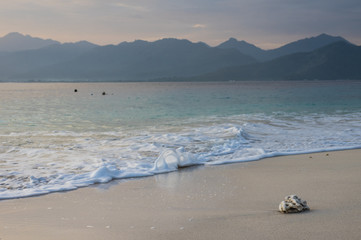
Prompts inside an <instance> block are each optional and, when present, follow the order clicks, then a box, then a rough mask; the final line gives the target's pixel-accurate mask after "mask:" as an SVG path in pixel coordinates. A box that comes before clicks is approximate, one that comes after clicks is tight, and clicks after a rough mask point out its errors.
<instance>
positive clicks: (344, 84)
mask: <svg viewBox="0 0 361 240" xmlns="http://www.w3.org/2000/svg"><path fill="white" fill-rule="evenodd" d="M0 104H1V105H0V143H1V144H0V199H9V198H19V197H28V196H34V195H40V194H46V193H50V192H58V191H64V190H72V189H76V188H79V187H85V186H89V185H92V184H95V183H106V182H109V181H111V180H113V179H124V178H135V177H145V176H151V175H154V174H166V173H167V172H171V171H177V170H178V169H179V168H182V167H187V166H193V165H217V164H226V163H235V162H243V161H254V160H261V159H264V158H268V157H272V156H279V155H290V154H300V153H311V152H320V151H329V150H342V149H353V148H361V81H280V82H278V81H269V82H264V81H252V82H251V81H246V82H201V83H188V82H187V83H180V82H164V83H161V82H154V83H150V82H149V83H146V82H145V83H0ZM269 161H272V159H269ZM360 161H361V156H360ZM194 174H196V172H195V173H194ZM215 177H216V176H215Z"/></svg>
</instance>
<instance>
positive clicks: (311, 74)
mask: <svg viewBox="0 0 361 240" xmlns="http://www.w3.org/2000/svg"><path fill="white" fill-rule="evenodd" d="M303 79H309V80H314V79H319V80H336V79H358V80H360V79H361V47H360V46H355V45H353V44H350V43H348V42H345V41H340V42H336V43H332V44H330V45H327V46H325V47H323V48H320V49H317V50H314V51H312V52H308V53H295V54H291V55H287V56H284V57H280V58H277V59H274V60H272V61H269V62H263V63H258V64H251V65H247V66H238V67H230V68H225V69H222V70H220V71H216V72H213V73H209V74H205V75H203V76H199V77H195V78H193V79H191V80H203V81H204V80H207V81H227V80H303Z"/></svg>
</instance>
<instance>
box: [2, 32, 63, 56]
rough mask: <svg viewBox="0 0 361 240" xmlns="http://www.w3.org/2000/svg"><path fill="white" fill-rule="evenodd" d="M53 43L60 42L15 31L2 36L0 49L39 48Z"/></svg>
mask: <svg viewBox="0 0 361 240" xmlns="http://www.w3.org/2000/svg"><path fill="white" fill-rule="evenodd" d="M52 44H60V43H59V42H58V41H54V40H51V39H46V40H45V39H41V38H35V37H31V36H29V35H23V34H21V33H17V32H13V33H9V34H7V35H5V36H4V37H1V38H0V51H6V52H13V51H23V50H31V49H39V48H42V47H46V46H49V45H52Z"/></svg>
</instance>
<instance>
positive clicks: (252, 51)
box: [217, 38, 266, 61]
mask: <svg viewBox="0 0 361 240" xmlns="http://www.w3.org/2000/svg"><path fill="white" fill-rule="evenodd" d="M217 47H218V48H223V49H229V48H234V49H237V50H238V51H240V52H241V53H243V54H246V55H249V56H252V57H254V58H255V59H257V60H259V61H263V60H264V58H265V57H264V56H265V53H266V51H265V50H263V49H261V48H259V47H256V46H255V45H253V44H250V43H248V42H246V41H243V40H242V41H238V40H237V39H235V38H230V39H228V40H227V41H225V42H223V43H221V44H220V45H218V46H217Z"/></svg>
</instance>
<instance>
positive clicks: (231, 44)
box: [218, 33, 347, 61]
mask: <svg viewBox="0 0 361 240" xmlns="http://www.w3.org/2000/svg"><path fill="white" fill-rule="evenodd" d="M338 41H344V42H347V40H345V39H344V38H342V37H334V36H330V35H327V34H324V33H323V34H321V35H318V36H316V37H311V38H305V39H301V40H298V41H295V42H291V43H288V44H286V45H284V46H282V47H279V48H276V49H271V50H263V49H261V48H258V47H256V46H254V45H252V44H250V43H247V42H245V41H238V40H237V39H235V38H230V39H229V40H228V41H226V42H223V43H221V44H220V45H218V47H219V48H235V49H237V50H239V51H240V52H241V53H244V54H247V55H249V56H252V57H254V58H255V59H257V60H259V61H268V60H272V59H275V58H278V57H282V56H285V55H289V54H292V53H298V52H311V51H313V50H315V49H318V48H321V47H324V46H326V45H329V44H331V43H335V42H338Z"/></svg>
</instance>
